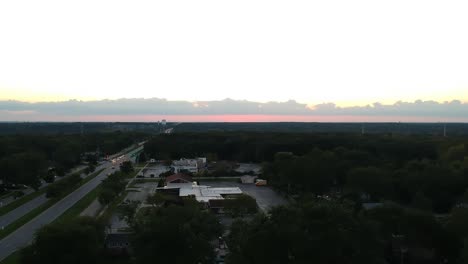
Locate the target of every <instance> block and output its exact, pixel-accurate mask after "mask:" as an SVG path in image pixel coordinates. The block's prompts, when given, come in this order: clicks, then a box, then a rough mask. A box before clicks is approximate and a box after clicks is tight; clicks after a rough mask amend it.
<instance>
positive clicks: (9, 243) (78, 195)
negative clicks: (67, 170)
mask: <svg viewBox="0 0 468 264" xmlns="http://www.w3.org/2000/svg"><path fill="white" fill-rule="evenodd" d="M140 149H141V148H138V149H136V150H134V151H132V152H131V153H128V154H127V156H128V157H130V155H131V154H133V153H134V152H138V151H139V150H140ZM101 166H103V167H105V169H104V171H102V172H101V173H100V174H99V175H98V176H96V177H95V178H93V179H92V180H90V181H89V182H87V183H85V184H84V185H82V186H81V187H80V188H78V189H77V190H75V191H74V192H72V193H70V194H69V195H68V196H66V197H65V198H63V199H62V200H60V201H58V202H57V203H56V204H54V205H53V206H51V207H50V208H48V209H47V210H45V211H44V212H42V213H41V214H40V215H38V216H37V217H35V218H34V219H33V220H31V221H30V222H28V223H26V224H25V225H23V226H21V227H20V228H18V229H17V230H16V231H15V232H13V233H11V234H10V235H8V236H7V237H5V238H4V239H2V240H1V241H0V261H1V260H3V259H4V258H6V257H8V256H9V255H10V254H12V253H14V252H15V251H17V250H18V249H21V248H23V247H25V246H27V245H29V244H30V243H31V242H32V240H33V238H34V234H35V233H36V231H37V230H39V228H41V227H42V226H44V225H46V224H49V223H51V222H52V221H54V220H55V219H56V218H57V217H59V216H60V215H62V214H63V213H64V212H65V211H66V210H68V209H69V208H70V207H72V206H73V205H74V204H75V203H77V202H78V201H79V200H81V199H82V198H83V197H84V196H85V195H86V194H88V193H89V192H90V191H92V190H94V188H96V187H97V186H98V185H99V184H100V183H101V181H102V180H104V179H105V178H106V177H107V174H108V173H110V172H113V171H115V169H112V168H111V167H112V166H114V165H113V164H112V163H111V162H107V163H105V164H102V165H101Z"/></svg>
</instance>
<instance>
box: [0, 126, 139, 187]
mask: <svg viewBox="0 0 468 264" xmlns="http://www.w3.org/2000/svg"><path fill="white" fill-rule="evenodd" d="M145 137H146V134H143V133H136V132H128V133H122V132H115V133H96V134H85V135H79V134H73V135H8V136H0V168H1V170H0V173H1V177H0V179H1V180H3V183H4V184H25V185H28V186H31V187H33V188H37V187H39V186H40V182H41V179H45V180H46V181H50V177H51V175H50V168H53V174H54V175H56V176H63V175H65V173H66V172H67V171H69V170H70V169H71V168H73V167H74V166H76V165H78V164H80V162H82V161H96V159H97V158H98V157H97V156H96V154H99V155H100V157H103V156H105V155H107V154H113V153H116V152H118V151H120V150H122V149H124V148H126V147H128V146H130V145H132V144H134V143H136V142H139V141H141V140H142V139H144V138H145ZM87 152H89V153H91V154H90V155H88V156H85V155H84V154H85V153H87ZM52 176H53V175H52Z"/></svg>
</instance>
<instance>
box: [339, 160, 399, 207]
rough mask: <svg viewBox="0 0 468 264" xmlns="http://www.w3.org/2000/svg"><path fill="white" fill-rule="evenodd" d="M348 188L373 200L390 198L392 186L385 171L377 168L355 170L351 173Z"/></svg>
mask: <svg viewBox="0 0 468 264" xmlns="http://www.w3.org/2000/svg"><path fill="white" fill-rule="evenodd" d="M346 188H347V189H348V190H351V191H355V192H358V193H360V194H368V195H370V198H371V200H380V199H381V198H384V197H388V196H390V194H391V192H392V184H391V181H390V178H389V176H388V175H387V174H386V172H385V171H383V170H381V169H378V168H375V167H367V168H355V169H352V170H350V171H349V173H348V176H347V180H346Z"/></svg>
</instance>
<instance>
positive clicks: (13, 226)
mask: <svg viewBox="0 0 468 264" xmlns="http://www.w3.org/2000/svg"><path fill="white" fill-rule="evenodd" d="M103 170H104V169H101V170H99V171H97V172H94V173H93V174H91V175H89V176H88V177H86V178H84V179H83V180H82V181H81V182H80V184H78V185H77V186H76V187H74V188H73V190H71V191H69V192H67V193H64V194H62V195H60V196H59V197H55V198H52V199H50V200H48V201H47V202H46V203H44V204H42V205H40V206H38V207H36V208H34V209H33V210H31V211H30V212H28V213H27V214H25V215H23V216H22V217H20V218H18V219H17V220H16V221H14V222H13V223H11V224H9V225H8V226H6V227H5V228H4V229H3V230H0V239H1V238H4V237H6V236H8V235H9V234H11V233H13V232H14V231H15V230H16V229H18V228H20V227H21V226H23V225H24V224H26V223H28V222H29V221H31V220H32V219H34V218H35V217H36V216H38V215H39V214H41V213H42V212H44V211H45V210H47V209H48V208H50V207H51V206H52V205H54V204H55V203H57V202H58V201H60V200H61V199H63V198H64V197H65V196H67V195H69V194H70V193H72V192H74V191H75V190H77V189H78V188H80V187H81V186H83V185H84V184H85V183H87V182H89V181H90V180H92V179H93V178H95V177H96V176H97V175H99V174H100V173H101V172H102V171H103ZM46 189H47V188H44V192H45V191H46ZM93 191H94V190H93ZM93 191H92V192H93ZM90 193H91V192H90ZM85 197H86V196H85ZM82 200H83V199H82ZM80 202H81V200H80ZM78 203H79V202H78ZM72 208H73V207H72ZM69 210H70V209H69ZM67 211H68V210H67ZM65 213H66V212H65Z"/></svg>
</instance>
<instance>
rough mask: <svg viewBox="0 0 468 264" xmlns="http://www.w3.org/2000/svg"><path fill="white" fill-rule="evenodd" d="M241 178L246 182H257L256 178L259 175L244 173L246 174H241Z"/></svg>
mask: <svg viewBox="0 0 468 264" xmlns="http://www.w3.org/2000/svg"><path fill="white" fill-rule="evenodd" d="M240 179H241V182H242V183H244V184H247V183H255V179H257V176H251V175H244V176H241V178H240Z"/></svg>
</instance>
